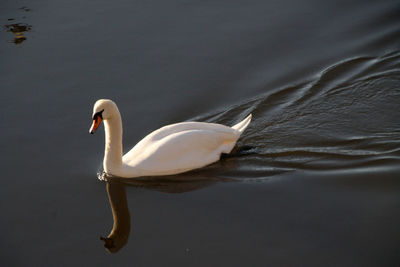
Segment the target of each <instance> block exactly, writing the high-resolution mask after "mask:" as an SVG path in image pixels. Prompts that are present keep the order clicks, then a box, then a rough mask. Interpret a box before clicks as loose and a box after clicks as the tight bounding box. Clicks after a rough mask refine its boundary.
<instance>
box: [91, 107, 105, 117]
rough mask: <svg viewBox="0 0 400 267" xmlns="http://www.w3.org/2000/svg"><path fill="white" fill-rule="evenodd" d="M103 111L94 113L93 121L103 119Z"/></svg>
mask: <svg viewBox="0 0 400 267" xmlns="http://www.w3.org/2000/svg"><path fill="white" fill-rule="evenodd" d="M103 111H104V109H103V110H101V111H99V112H96V113H95V114H94V115H93V118H92V119H93V120H95V119H97V117H100V118H101V119H103Z"/></svg>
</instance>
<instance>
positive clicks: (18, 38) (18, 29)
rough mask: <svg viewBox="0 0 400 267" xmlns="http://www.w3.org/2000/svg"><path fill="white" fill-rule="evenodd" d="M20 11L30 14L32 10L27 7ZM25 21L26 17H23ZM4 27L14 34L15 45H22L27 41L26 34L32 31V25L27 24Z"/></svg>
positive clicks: (11, 19)
mask: <svg viewBox="0 0 400 267" xmlns="http://www.w3.org/2000/svg"><path fill="white" fill-rule="evenodd" d="M20 10H22V11H25V12H29V11H30V10H31V9H30V8H27V7H25V6H23V7H21V8H20ZM22 18H23V19H25V18H26V17H25V16H23V17H22ZM14 20H15V19H14V18H9V19H8V21H14ZM4 27H5V28H6V29H7V31H8V32H12V33H13V34H14V40H13V42H14V44H21V43H22V42H23V41H25V40H26V37H25V35H24V34H23V33H24V32H28V31H30V30H31V29H32V25H29V24H27V23H13V24H6V25H4Z"/></svg>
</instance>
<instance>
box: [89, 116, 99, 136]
mask: <svg viewBox="0 0 400 267" xmlns="http://www.w3.org/2000/svg"><path fill="white" fill-rule="evenodd" d="M101 121H102V119H101V118H100V116H96V117H95V118H94V120H93V124H92V127H90V129H89V133H91V134H94V132H95V131H96V130H97V128H99V126H100V123H101Z"/></svg>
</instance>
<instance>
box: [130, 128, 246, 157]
mask: <svg viewBox="0 0 400 267" xmlns="http://www.w3.org/2000/svg"><path fill="white" fill-rule="evenodd" d="M190 130H210V131H218V132H221V133H223V132H225V133H227V134H232V132H235V133H236V134H240V133H239V132H236V130H233V129H232V128H230V127H228V126H225V125H222V124H216V123H207V122H181V123H175V124H171V125H167V126H164V127H162V128H160V129H158V130H155V131H153V132H152V133H150V134H148V135H147V136H146V137H144V138H143V139H142V140H141V141H139V143H137V144H136V145H135V147H133V148H132V150H131V151H132V152H133V151H143V150H145V149H146V147H148V146H149V144H151V143H154V142H157V141H160V140H162V139H163V138H165V137H168V136H170V135H173V134H177V133H180V132H184V131H190ZM131 151H129V152H128V153H129V154H130V153H131ZM128 153H127V154H128ZM129 157H130V156H129Z"/></svg>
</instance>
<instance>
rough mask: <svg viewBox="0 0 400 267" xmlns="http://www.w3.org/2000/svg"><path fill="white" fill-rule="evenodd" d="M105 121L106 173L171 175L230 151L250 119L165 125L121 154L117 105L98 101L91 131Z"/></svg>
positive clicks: (217, 158) (196, 166)
mask: <svg viewBox="0 0 400 267" xmlns="http://www.w3.org/2000/svg"><path fill="white" fill-rule="evenodd" d="M101 121H104V130H105V139H106V140H105V141H106V146H105V152H104V160H103V168H104V171H105V172H106V173H107V174H111V175H114V176H120V177H126V178H133V177H139V176H156V175H170V174H178V173H182V172H186V171H189V170H193V169H197V168H201V167H204V166H206V165H208V164H211V163H213V162H216V161H218V160H219V158H220V156H221V153H229V152H231V150H232V149H233V147H234V146H235V144H236V141H237V140H238V139H239V137H240V135H241V134H242V132H243V131H244V130H245V129H246V127H247V126H248V125H249V123H250V121H251V114H250V115H249V116H247V118H245V119H244V120H243V121H241V122H239V123H238V124H236V125H235V126H232V127H228V126H224V125H221V124H215V123H205V122H181V123H176V124H171V125H167V126H164V127H162V128H160V129H158V130H156V131H154V132H152V133H150V134H149V135H147V136H146V137H145V138H143V139H142V140H141V141H140V142H139V143H137V144H136V145H135V146H134V147H133V148H132V149H131V150H130V151H129V152H128V153H126V154H125V155H124V156H122V121H121V115H120V113H119V110H118V107H117V105H116V104H115V103H114V102H113V101H111V100H109V99H100V100H97V101H96V103H95V105H94V107H93V124H92V127H90V130H89V132H90V133H92V134H93V133H94V132H95V131H96V130H97V128H98V127H99V125H100V123H101Z"/></svg>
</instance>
